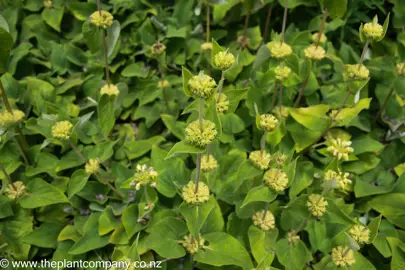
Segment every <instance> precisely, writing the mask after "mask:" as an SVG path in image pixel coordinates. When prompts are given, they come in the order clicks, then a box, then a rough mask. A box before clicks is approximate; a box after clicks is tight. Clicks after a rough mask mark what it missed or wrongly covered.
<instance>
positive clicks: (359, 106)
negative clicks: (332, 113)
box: [331, 98, 371, 127]
mask: <svg viewBox="0 0 405 270" xmlns="http://www.w3.org/2000/svg"><path fill="white" fill-rule="evenodd" d="M370 102H371V98H364V99H361V100H359V102H358V103H356V104H355V105H354V107H352V108H344V109H342V110H341V111H340V113H339V114H338V116H337V118H336V119H335V120H334V121H333V122H332V125H331V127H342V126H347V125H349V124H350V122H351V121H352V120H353V119H354V118H356V117H357V116H358V115H359V113H360V112H361V111H362V110H365V109H368V108H369V107H370Z"/></svg>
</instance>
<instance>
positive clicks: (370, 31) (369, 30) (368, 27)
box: [361, 22, 384, 40]
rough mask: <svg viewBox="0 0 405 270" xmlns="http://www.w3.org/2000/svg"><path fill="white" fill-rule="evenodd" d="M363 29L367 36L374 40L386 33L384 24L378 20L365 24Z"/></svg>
mask: <svg viewBox="0 0 405 270" xmlns="http://www.w3.org/2000/svg"><path fill="white" fill-rule="evenodd" d="M361 31H362V33H363V34H364V35H365V36H366V37H367V38H369V39H372V40H378V39H380V38H381V37H382V36H383V34H384V29H383V27H382V25H381V24H379V23H377V22H369V23H366V24H364V25H363V27H362V29H361Z"/></svg>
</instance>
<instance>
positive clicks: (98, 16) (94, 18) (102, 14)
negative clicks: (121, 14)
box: [90, 10, 114, 29]
mask: <svg viewBox="0 0 405 270" xmlns="http://www.w3.org/2000/svg"><path fill="white" fill-rule="evenodd" d="M113 20H114V17H113V15H111V13H110V12H108V11H105V10H101V11H95V12H93V14H91V15H90V22H91V23H92V24H94V25H96V26H98V27H102V28H104V29H105V28H108V27H110V26H111V25H112V23H113Z"/></svg>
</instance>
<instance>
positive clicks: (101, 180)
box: [96, 173, 125, 198]
mask: <svg viewBox="0 0 405 270" xmlns="http://www.w3.org/2000/svg"><path fill="white" fill-rule="evenodd" d="M96 178H97V180H98V181H99V182H100V183H101V184H104V185H107V186H108V187H109V188H110V189H111V190H112V191H113V192H114V193H116V194H117V195H118V196H120V197H121V198H125V195H124V194H122V193H121V192H120V191H118V189H116V188H115V187H114V186H113V185H111V183H110V182H108V180H107V179H104V178H103V177H102V176H101V175H100V174H99V173H97V174H96ZM100 178H102V179H100Z"/></svg>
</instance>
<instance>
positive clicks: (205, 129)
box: [186, 120, 218, 148]
mask: <svg viewBox="0 0 405 270" xmlns="http://www.w3.org/2000/svg"><path fill="white" fill-rule="evenodd" d="M217 135H218V132H217V128H216V126H215V124H214V123H213V122H211V121H209V120H203V125H202V130H201V127H200V121H199V120H197V121H194V122H191V123H190V124H189V125H188V126H187V127H186V141H187V142H188V143H190V144H192V145H194V146H198V147H201V148H204V147H206V146H207V145H208V144H210V143H212V142H213V141H214V140H215V139H216V138H217Z"/></svg>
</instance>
